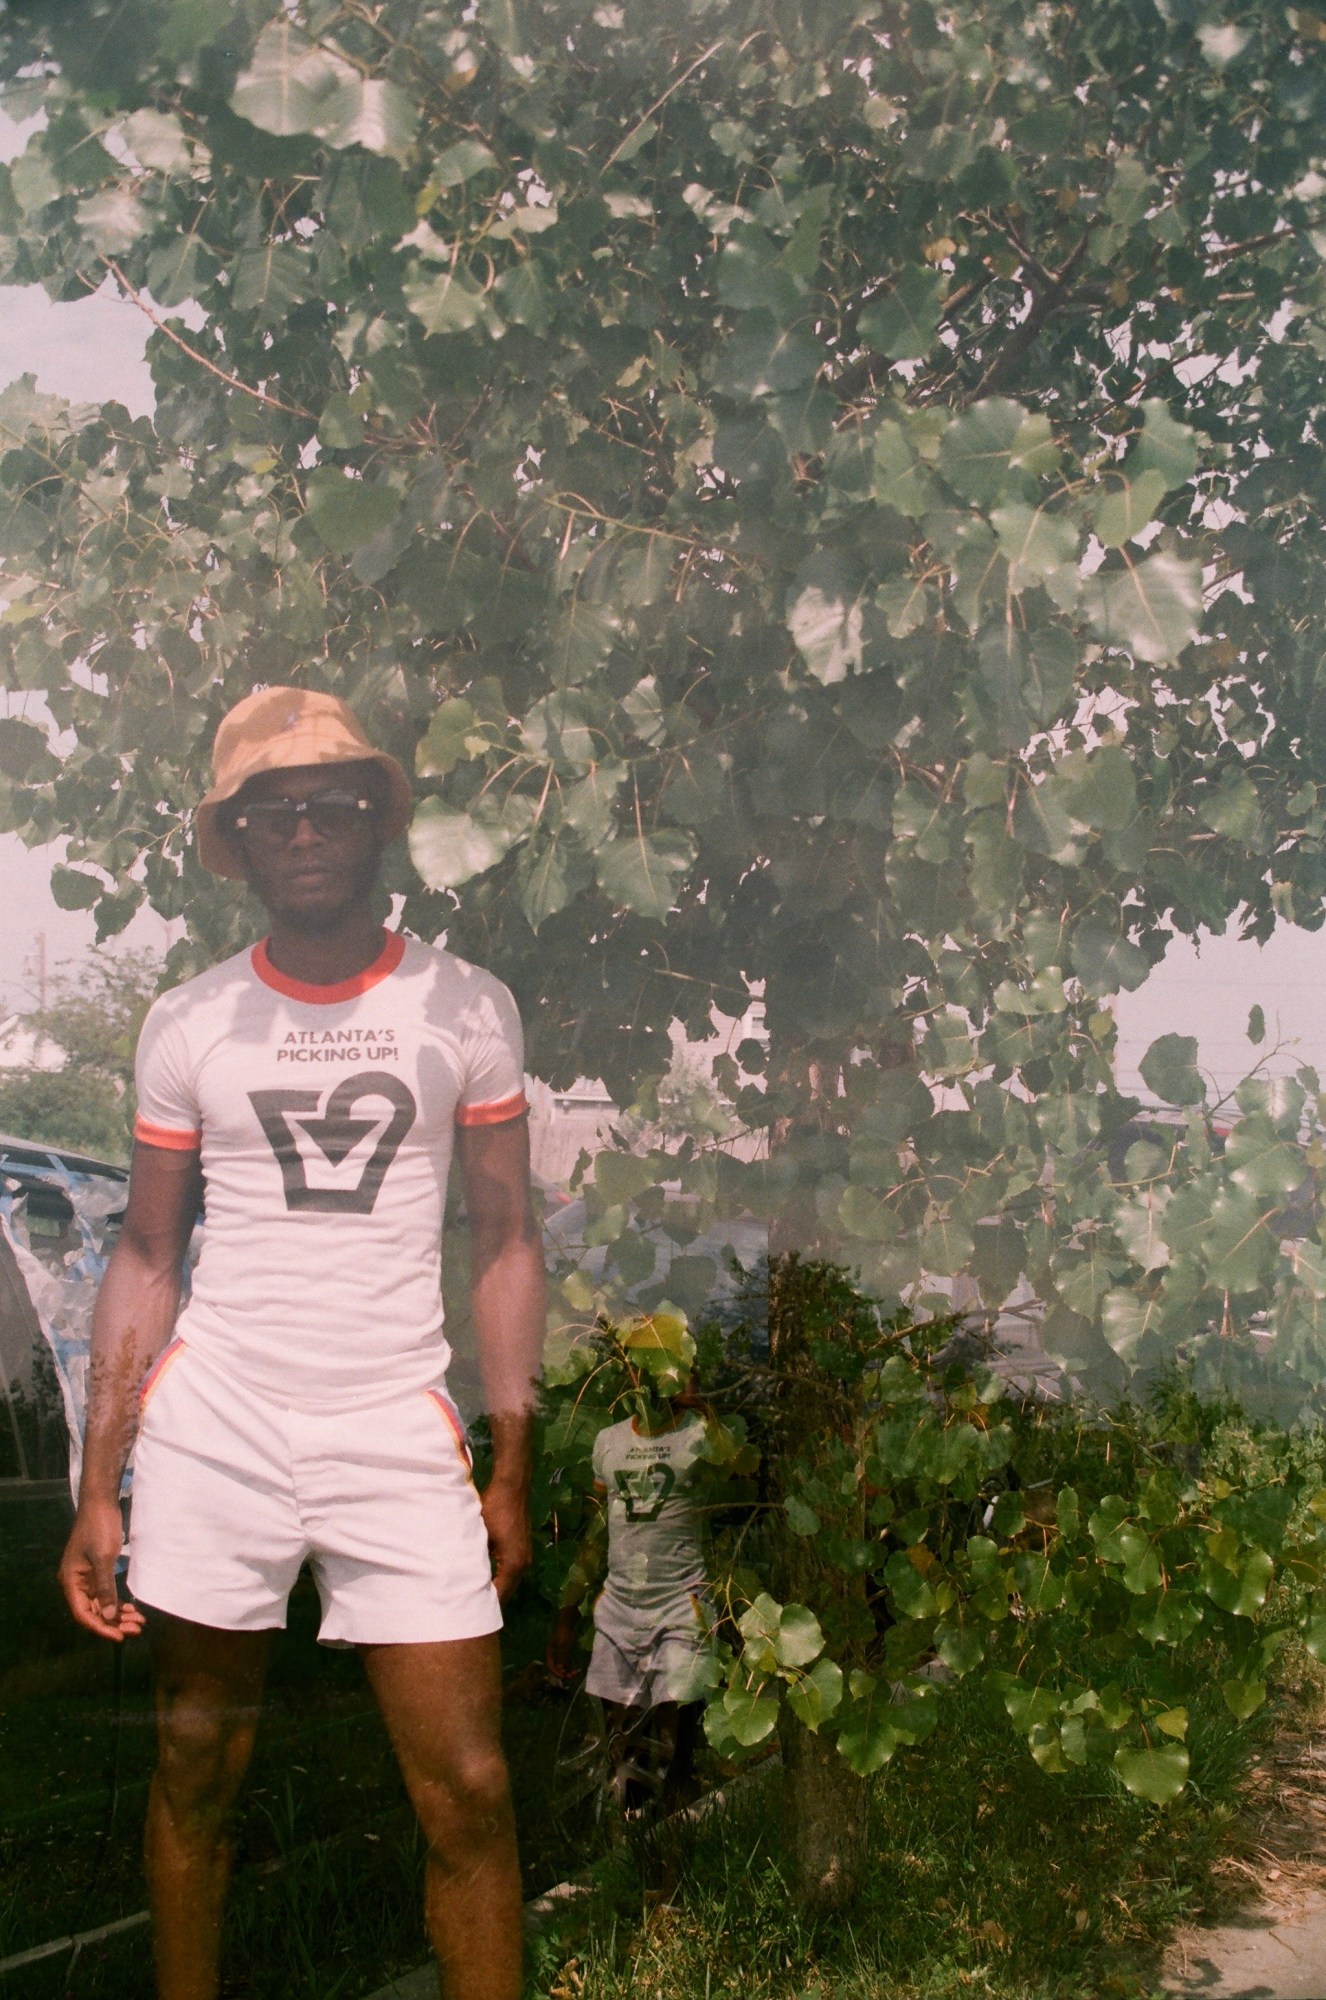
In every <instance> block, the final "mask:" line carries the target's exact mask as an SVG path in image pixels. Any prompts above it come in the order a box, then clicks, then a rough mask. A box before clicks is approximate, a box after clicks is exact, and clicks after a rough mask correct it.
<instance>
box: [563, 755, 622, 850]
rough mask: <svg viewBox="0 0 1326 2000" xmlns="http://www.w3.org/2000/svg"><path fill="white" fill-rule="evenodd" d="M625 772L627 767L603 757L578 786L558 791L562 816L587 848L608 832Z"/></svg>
mask: <svg viewBox="0 0 1326 2000" xmlns="http://www.w3.org/2000/svg"><path fill="white" fill-rule="evenodd" d="M628 775H629V772H628V769H627V766H626V765H625V764H621V763H618V762H617V761H616V760H615V759H613V758H610V757H605V758H604V759H603V761H602V763H599V764H595V765H593V766H592V768H591V769H590V770H589V771H588V772H587V773H586V774H585V776H584V777H583V778H582V779H581V780H580V782H579V784H578V785H569V786H567V788H566V789H565V790H564V791H563V793H562V818H563V820H564V821H565V823H566V824H567V826H570V827H574V829H575V831H576V832H577V833H578V834H579V835H580V838H581V840H582V841H583V842H584V844H585V846H586V847H587V848H589V849H591V850H592V849H594V848H598V847H601V846H602V845H603V843H604V841H605V840H607V839H608V838H609V836H610V834H611V833H612V830H613V827H614V826H615V824H616V819H617V795H618V793H619V792H620V791H621V788H622V786H623V785H624V784H625V782H626V779H627V777H628Z"/></svg>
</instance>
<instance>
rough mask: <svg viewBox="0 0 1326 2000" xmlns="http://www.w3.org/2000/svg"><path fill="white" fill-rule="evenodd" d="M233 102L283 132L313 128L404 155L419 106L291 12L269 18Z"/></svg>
mask: <svg viewBox="0 0 1326 2000" xmlns="http://www.w3.org/2000/svg"><path fill="white" fill-rule="evenodd" d="M230 108H231V110H232V111H234V112H235V113H236V114H237V116H239V117H240V118H245V119H247V120H248V122H249V124H250V125H256V126H257V127H258V128H259V130H260V131H263V132H272V133H275V134H277V135H278V136H279V137H281V138H292V137H294V136H296V135H298V134H300V133H305V132H307V133H310V134H311V135H312V136H313V137H314V138H318V139H322V140H324V141H325V142H326V143H327V144H328V145H329V146H332V147H337V148H340V147H346V146H362V147H363V148H364V149H365V151H366V152H370V153H385V154H388V155H390V156H392V157H394V158H397V159H399V158H401V157H403V156H404V154H405V153H406V152H408V150H409V146H410V142H411V140H412V138H413V136H414V128H415V123H416V112H415V108H414V106H413V104H412V103H411V101H410V99H409V97H408V96H407V95H406V94H405V92H404V91H403V90H402V89H401V88H400V86H399V85H398V84H395V83H388V82H385V81H383V80H382V79H381V78H376V77H365V76H361V74H360V72H359V71H358V70H357V69H356V68H355V67H354V65H353V63H349V62H347V61H346V60H345V59H344V57H342V56H338V55H335V54H333V53H332V52H331V51H330V50H329V49H327V48H324V47H320V46H318V45H317V44H316V43H314V42H312V41H310V40H309V38H308V36H307V35H305V34H303V33H302V32H301V31H300V30H299V29H298V28H297V27H296V26H295V25H294V23H293V22H292V21H291V20H289V19H288V18H285V17H279V16H278V18H277V19H276V20H275V21H269V22H268V24H267V26H266V27H265V28H264V29H263V31H262V33H261V34H260V35H259V37H258V40H257V43H256V44H255V46H254V51H253V59H252V61H251V62H250V64H249V67H248V68H247V69H246V70H243V71H241V73H240V75H239V76H238V77H236V79H235V87H234V89H233V91H232V92H231V96H230Z"/></svg>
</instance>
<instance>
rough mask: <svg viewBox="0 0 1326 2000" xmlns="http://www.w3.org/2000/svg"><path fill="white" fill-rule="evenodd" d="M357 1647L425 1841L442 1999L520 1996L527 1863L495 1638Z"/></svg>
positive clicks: (429, 1917)
mask: <svg viewBox="0 0 1326 2000" xmlns="http://www.w3.org/2000/svg"><path fill="white" fill-rule="evenodd" d="M361 1650H362V1652H363V1656H364V1665H365V1667H366V1669H367V1672H368V1678H369V1683H370V1685H371V1687H372V1689H373V1693H374V1694H375V1695H376V1697H377V1701H378V1706H379V1707H380V1708H381V1710H382V1716H383V1720H384V1721H385V1723H386V1725H387V1731H388V1734H389V1735H390V1737H391V1740H392V1744H393V1747H394V1748H395V1751H396V1756H397V1758H398V1760H399V1762H400V1767H401V1772H402V1775H403V1776H404V1779H405V1784H406V1789H407V1790H408V1791H409V1794H410V1798H411V1800H412V1801H413V1804H414V1809H415V1811H416V1812H417V1813H418V1815H419V1823H420V1825H421V1826H422V1828H423V1831H424V1837H425V1839H426V1840H427V1842H428V1869H427V1877H426V1882H425V1889H424V1921H425V1923H426V1925H427V1927H428V1938H429V1942H430V1943H431V1945H432V1947H433V1950H434V1952H435V1953H436V1954H437V1961H438V1966H439V1968H440V1972H441V1980H442V1992H443V1994H444V1995H445V2000H518V1996H519V1994H520V1989H521V1939H522V1915H521V1896H520V1869H519V1866H518V1863H517V1859H516V1826H515V1818H514V1815H513V1813H512V1810H511V1790H510V1785H509V1783H508V1780H507V1770H506V1759H505V1757H504V1756H503V1754H502V1737H501V1704H502V1683H501V1673H500V1661H499V1655H498V1644H497V1635H496V1634H495V1633H494V1634H492V1635H491V1636H489V1637H488V1638H484V1639H453V1640H448V1641H446V1642H443V1643H439V1644H436V1645H418V1646H365V1647H363V1648H362V1649H361Z"/></svg>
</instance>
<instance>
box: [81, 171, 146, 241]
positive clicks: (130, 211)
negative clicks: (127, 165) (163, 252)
mask: <svg viewBox="0 0 1326 2000" xmlns="http://www.w3.org/2000/svg"><path fill="white" fill-rule="evenodd" d="M144 221H145V217H144V214H143V209H142V204H141V203H140V202H139V200H138V197H137V196H136V195H135V194H133V193H131V192H130V190H129V189H128V188H106V189H104V190H103V191H102V193H100V194H94V195H89V196H88V198H87V200H86V201H80V202H79V204H78V226H79V228H80V229H81V230H82V232H83V234H84V236H86V237H87V239H88V241H89V243H91V245H92V247H93V249H94V250H96V251H98V252H99V253H100V254H101V255H102V256H103V257H122V256H123V255H124V253H125V251H126V250H132V249H133V247H134V245H135V244H136V243H137V242H138V241H139V240H140V238H141V237H142V235H143V233H144V228H143V226H144Z"/></svg>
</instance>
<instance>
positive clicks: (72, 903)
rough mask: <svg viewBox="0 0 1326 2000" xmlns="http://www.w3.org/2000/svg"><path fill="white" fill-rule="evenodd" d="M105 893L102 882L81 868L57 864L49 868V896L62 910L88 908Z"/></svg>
mask: <svg viewBox="0 0 1326 2000" xmlns="http://www.w3.org/2000/svg"><path fill="white" fill-rule="evenodd" d="M105 893H106V890H105V886H104V884H103V883H101V882H99V881H98V879H97V877H96V876H95V875H88V874H86V873H85V872H84V870H83V869H81V868H62V867H60V866H59V865H58V864H57V865H56V866H55V867H54V868H52V870H51V897H52V899H53V901H54V902H56V903H57V904H58V905H59V907H60V908H61V909H62V910H90V909H91V908H92V907H93V905H94V904H95V903H96V902H98V901H99V899H100V898H101V897H102V896H104V895H105Z"/></svg>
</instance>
